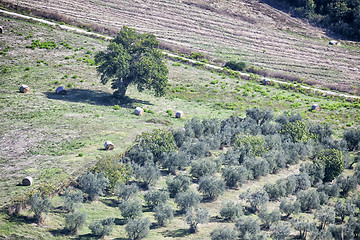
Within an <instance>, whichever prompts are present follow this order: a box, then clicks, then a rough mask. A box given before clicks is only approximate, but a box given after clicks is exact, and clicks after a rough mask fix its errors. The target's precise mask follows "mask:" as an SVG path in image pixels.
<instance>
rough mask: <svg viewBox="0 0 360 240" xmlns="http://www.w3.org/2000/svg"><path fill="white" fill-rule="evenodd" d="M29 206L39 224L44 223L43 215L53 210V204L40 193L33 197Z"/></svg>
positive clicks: (29, 200)
mask: <svg viewBox="0 0 360 240" xmlns="http://www.w3.org/2000/svg"><path fill="white" fill-rule="evenodd" d="M28 204H29V205H30V207H31V211H33V212H34V214H35V215H34V218H35V220H36V222H37V223H42V222H43V220H44V218H43V214H44V213H48V212H49V211H50V208H51V202H50V200H49V198H47V197H46V196H41V195H40V193H35V194H34V195H31V196H30V197H29V199H28Z"/></svg>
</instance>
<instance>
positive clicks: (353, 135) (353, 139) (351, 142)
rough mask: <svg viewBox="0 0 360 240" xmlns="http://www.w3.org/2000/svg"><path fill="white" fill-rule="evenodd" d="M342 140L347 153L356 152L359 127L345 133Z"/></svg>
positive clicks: (359, 140) (358, 140)
mask: <svg viewBox="0 0 360 240" xmlns="http://www.w3.org/2000/svg"><path fill="white" fill-rule="evenodd" d="M344 140H345V141H346V144H347V147H348V149H349V151H354V150H357V149H358V148H359V142H360V127H359V128H357V129H350V130H347V131H345V132H344Z"/></svg>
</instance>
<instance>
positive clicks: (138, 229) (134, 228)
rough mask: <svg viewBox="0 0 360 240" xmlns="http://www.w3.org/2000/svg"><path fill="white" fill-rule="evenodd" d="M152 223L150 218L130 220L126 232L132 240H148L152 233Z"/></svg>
mask: <svg viewBox="0 0 360 240" xmlns="http://www.w3.org/2000/svg"><path fill="white" fill-rule="evenodd" d="M150 225H151V222H150V220H149V218H136V219H130V220H129V221H128V223H127V224H126V227H125V230H126V233H127V234H128V236H129V239H131V240H140V239H143V238H146V237H147V236H148V235H149V232H150Z"/></svg>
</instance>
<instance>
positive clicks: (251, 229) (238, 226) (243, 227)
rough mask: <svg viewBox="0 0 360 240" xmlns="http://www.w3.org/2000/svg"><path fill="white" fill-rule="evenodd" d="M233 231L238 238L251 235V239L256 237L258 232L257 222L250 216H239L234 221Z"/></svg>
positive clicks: (258, 225) (245, 237)
mask: <svg viewBox="0 0 360 240" xmlns="http://www.w3.org/2000/svg"><path fill="white" fill-rule="evenodd" d="M234 229H235V231H236V232H237V234H238V238H239V239H247V237H249V235H250V236H252V239H257V238H256V236H257V235H259V233H260V224H259V222H258V221H257V220H256V219H255V218H252V217H245V216H241V217H240V218H238V219H237V220H236V222H235V228H234Z"/></svg>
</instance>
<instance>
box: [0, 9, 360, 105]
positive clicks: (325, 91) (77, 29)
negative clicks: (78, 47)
mask: <svg viewBox="0 0 360 240" xmlns="http://www.w3.org/2000/svg"><path fill="white" fill-rule="evenodd" d="M0 13H2V14H6V15H10V16H14V17H20V18H24V19H31V20H33V21H38V22H41V23H45V24H48V25H50V26H57V27H59V28H60V29H63V30H66V31H72V32H75V33H79V34H84V35H86V36H93V37H97V38H104V39H105V40H111V39H112V37H109V36H105V35H101V34H98V33H93V32H88V31H86V30H83V29H79V28H76V27H72V26H67V25H59V24H57V23H54V22H51V21H48V20H44V19H40V18H35V17H30V16H26V15H22V14H18V13H14V12H9V11H5V10H1V9H0ZM163 53H164V54H165V55H168V56H170V57H172V58H182V59H184V60H187V61H189V62H190V63H192V64H194V63H196V62H197V61H196V60H193V59H188V58H184V57H180V56H179V55H176V54H173V53H169V52H165V51H164V52H163ZM205 67H206V68H209V69H215V70H222V69H223V68H222V67H220V66H216V65H212V64H205ZM239 74H240V76H243V77H249V76H250V74H248V73H243V72H239ZM268 79H270V80H271V81H273V82H275V83H281V84H292V83H289V82H284V81H279V80H276V79H272V78H268ZM300 87H301V88H304V89H307V90H311V91H314V92H319V93H322V94H326V95H332V96H339V97H345V98H350V99H360V96H354V95H349V94H343V93H337V92H332V91H327V90H321V89H318V88H313V87H308V86H300Z"/></svg>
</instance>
